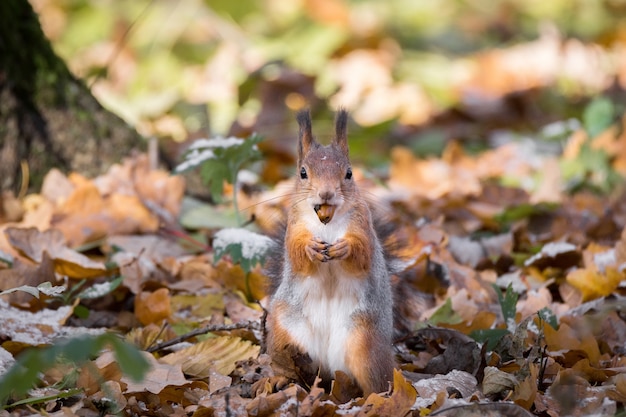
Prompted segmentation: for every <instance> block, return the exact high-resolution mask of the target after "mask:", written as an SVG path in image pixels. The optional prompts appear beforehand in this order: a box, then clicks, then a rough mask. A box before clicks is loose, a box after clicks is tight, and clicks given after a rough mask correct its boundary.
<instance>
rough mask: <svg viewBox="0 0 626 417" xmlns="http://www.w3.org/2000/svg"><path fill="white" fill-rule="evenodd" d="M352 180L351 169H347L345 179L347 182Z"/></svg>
mask: <svg viewBox="0 0 626 417" xmlns="http://www.w3.org/2000/svg"><path fill="white" fill-rule="evenodd" d="M351 178H352V168H348V171H347V172H346V179H347V180H349V179H351Z"/></svg>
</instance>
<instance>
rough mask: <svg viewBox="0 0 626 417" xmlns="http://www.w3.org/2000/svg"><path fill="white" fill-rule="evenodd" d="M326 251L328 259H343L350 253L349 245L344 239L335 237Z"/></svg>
mask: <svg viewBox="0 0 626 417" xmlns="http://www.w3.org/2000/svg"><path fill="white" fill-rule="evenodd" d="M327 253H328V256H329V258H330V259H338V260H340V261H341V260H344V259H346V258H347V257H348V255H349V254H350V245H349V244H348V241H347V240H345V239H337V240H336V241H335V243H333V244H332V245H329V246H328V250H327Z"/></svg>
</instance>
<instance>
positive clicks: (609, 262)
mask: <svg viewBox="0 0 626 417" xmlns="http://www.w3.org/2000/svg"><path fill="white" fill-rule="evenodd" d="M593 263H595V264H596V267H598V271H599V272H602V273H604V272H605V271H606V268H607V267H609V266H613V265H615V264H616V263H617V259H616V258H615V249H609V250H607V251H604V252H599V253H596V254H594V255H593Z"/></svg>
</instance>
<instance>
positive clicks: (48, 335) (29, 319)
mask: <svg viewBox="0 0 626 417" xmlns="http://www.w3.org/2000/svg"><path fill="white" fill-rule="evenodd" d="M73 311H74V307H72V306H62V307H59V308H58V309H56V310H50V309H47V308H46V309H43V310H40V311H37V312H34V313H31V312H30V311H24V310H20V309H18V308H15V307H12V306H10V305H9V304H8V303H7V302H5V301H4V300H0V317H2V326H0V338H2V339H9V340H12V341H13V342H21V343H25V344H28V345H33V346H37V345H44V344H49V343H52V342H53V341H54V340H56V339H58V338H61V337H69V336H75V335H79V334H102V333H104V331H105V330H104V329H87V328H83V327H66V326H64V325H63V324H64V323H65V321H66V320H67V318H68V317H69V316H70V315H71V314H72V312H73Z"/></svg>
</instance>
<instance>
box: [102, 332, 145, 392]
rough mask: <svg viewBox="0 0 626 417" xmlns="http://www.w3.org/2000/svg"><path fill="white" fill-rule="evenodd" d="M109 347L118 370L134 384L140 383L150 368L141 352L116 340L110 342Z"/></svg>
mask: <svg viewBox="0 0 626 417" xmlns="http://www.w3.org/2000/svg"><path fill="white" fill-rule="evenodd" d="M111 345H112V347H113V352H114V353H115V358H116V359H117V362H118V364H119V366H120V369H121V370H122V371H123V372H124V373H125V374H127V375H128V376H129V377H130V378H131V379H132V380H134V381H136V382H138V381H141V379H142V378H143V376H144V374H145V373H146V372H147V371H148V369H149V368H150V364H149V362H148V360H147V359H146V358H145V357H144V356H143V354H142V353H141V351H139V350H138V349H137V348H136V347H134V346H133V345H130V344H128V343H126V342H124V341H123V340H121V339H117V338H115V339H112V340H111Z"/></svg>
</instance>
